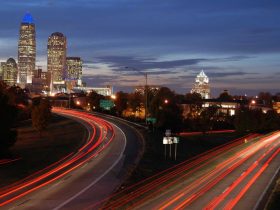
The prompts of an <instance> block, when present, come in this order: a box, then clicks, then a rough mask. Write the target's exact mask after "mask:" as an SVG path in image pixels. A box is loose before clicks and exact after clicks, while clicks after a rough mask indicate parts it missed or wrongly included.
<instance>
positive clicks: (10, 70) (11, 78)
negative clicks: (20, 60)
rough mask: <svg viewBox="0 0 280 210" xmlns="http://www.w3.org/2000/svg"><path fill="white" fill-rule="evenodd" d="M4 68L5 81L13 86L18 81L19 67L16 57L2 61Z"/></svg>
mask: <svg viewBox="0 0 280 210" xmlns="http://www.w3.org/2000/svg"><path fill="white" fill-rule="evenodd" d="M1 66H2V70H3V81H4V82H5V83H6V84H7V85H9V86H13V85H15V84H16V83H17V74H18V68H17V63H16V61H15V59H13V58H9V59H8V60H7V62H4V63H2V65H1Z"/></svg>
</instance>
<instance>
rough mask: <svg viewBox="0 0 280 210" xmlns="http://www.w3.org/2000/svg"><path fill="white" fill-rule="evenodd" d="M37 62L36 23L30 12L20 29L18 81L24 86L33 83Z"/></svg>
mask: <svg viewBox="0 0 280 210" xmlns="http://www.w3.org/2000/svg"><path fill="white" fill-rule="evenodd" d="M35 62H36V34H35V24H34V21H33V18H32V16H31V14H30V13H26V14H25V16H24V18H23V20H22V22H21V24H20V31H19V42H18V76H17V82H18V83H19V85H20V86H22V87H24V86H26V85H27V84H31V83H32V72H33V70H34V69H35Z"/></svg>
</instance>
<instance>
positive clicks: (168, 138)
mask: <svg viewBox="0 0 280 210" xmlns="http://www.w3.org/2000/svg"><path fill="white" fill-rule="evenodd" d="M162 143H163V144H164V157H165V159H166V145H167V144H169V158H170V159H172V144H175V148H174V159H175V160H176V159H177V144H179V137H172V136H171V130H169V129H168V130H166V131H165V136H164V137H163V141H162Z"/></svg>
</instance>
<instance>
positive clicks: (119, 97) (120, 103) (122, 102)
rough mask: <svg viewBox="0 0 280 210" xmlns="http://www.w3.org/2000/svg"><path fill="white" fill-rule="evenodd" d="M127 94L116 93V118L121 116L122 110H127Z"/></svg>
mask: <svg viewBox="0 0 280 210" xmlns="http://www.w3.org/2000/svg"><path fill="white" fill-rule="evenodd" d="M127 105H128V94H127V93H124V92H122V91H120V92H117V93H116V99H115V109H116V112H117V115H118V116H122V113H123V111H124V110H126V109H127Z"/></svg>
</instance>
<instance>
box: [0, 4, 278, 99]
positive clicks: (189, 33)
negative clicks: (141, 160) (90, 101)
mask: <svg viewBox="0 0 280 210" xmlns="http://www.w3.org/2000/svg"><path fill="white" fill-rule="evenodd" d="M116 2H117V1H110V0H107V1H71V3H69V2H67V1H59V2H56V1H29V2H28V3H26V2H24V3H23V2H18V1H15V0H12V1H9V2H5V3H3V4H4V7H3V8H5V10H2V13H3V15H4V17H9V18H7V20H6V21H4V22H1V28H2V29H3V31H2V32H1V34H0V44H1V45H2V47H1V48H2V49H3V50H2V51H1V53H0V59H1V61H6V60H7V59H8V58H9V57H13V58H16V57H17V56H16V55H17V52H16V51H17V40H18V34H19V31H18V28H19V24H20V21H21V20H22V17H23V15H24V14H25V13H26V11H29V12H30V13H31V14H32V15H33V17H34V21H35V24H36V34H37V37H36V42H37V63H36V64H37V65H39V66H43V69H44V71H46V70H47V69H46V64H47V37H48V36H49V35H50V34H51V33H53V32H55V31H59V32H62V33H63V34H65V36H66V37H68V39H69V40H70V41H69V43H71V44H70V46H69V49H70V50H69V53H68V55H69V56H74V54H79V55H80V56H81V57H82V58H83V60H84V68H83V72H84V74H83V78H84V80H85V81H86V82H87V84H88V86H105V85H107V84H110V85H113V86H114V87H115V90H129V89H132V88H133V86H135V85H141V84H144V76H143V73H148V75H149V84H152V85H161V86H167V87H170V88H171V89H173V90H175V91H176V92H179V93H186V92H189V91H190V89H191V87H192V85H193V81H194V78H195V76H196V75H197V74H198V73H199V72H200V71H201V69H204V71H205V73H206V74H207V75H208V76H209V78H210V80H211V92H213V95H214V96H215V95H217V93H219V92H220V91H221V90H223V89H228V90H229V91H230V93H232V94H245V93H247V94H256V93H257V92H259V91H271V92H273V93H275V92H277V89H278V88H279V84H278V80H279V79H280V78H279V77H280V76H279V66H280V61H279V55H280V45H279V41H278V40H277V37H279V35H280V30H279V26H278V25H277V22H278V20H279V19H280V15H279V8H280V3H276V2H269V3H267V2H265V1H260V0H258V1H254V3H250V2H249V1H242V2H241V1H235V2H231V3H227V4H226V3H224V2H222V1H213V2H212V1H211V3H207V2H206V1H199V2H197V1H187V2H186V1H180V0H175V1H172V2H165V3H162V4H160V3H159V1H158V0H152V1H146V0H137V1H134V2H133V3H131V2H129V1H126V0H122V1H118V3H116ZM202 6H203V7H202ZM61 8H65V10H63V13H59V12H57V11H59V10H60V9H61ZM50 11H52V12H50ZM64 13H65V14H66V15H65V14H64ZM68 13H69V14H68ZM50 14H51V15H50ZM70 14H73V15H70ZM148 20H149V21H148ZM125 67H130V68H125ZM212 90H213V91H212Z"/></svg>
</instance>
